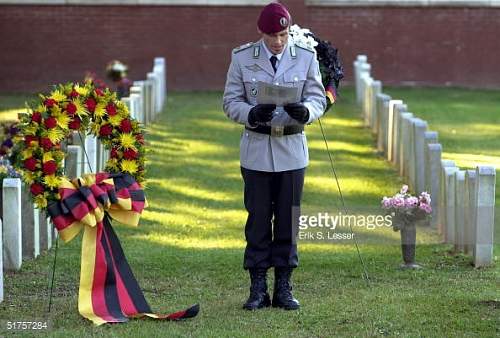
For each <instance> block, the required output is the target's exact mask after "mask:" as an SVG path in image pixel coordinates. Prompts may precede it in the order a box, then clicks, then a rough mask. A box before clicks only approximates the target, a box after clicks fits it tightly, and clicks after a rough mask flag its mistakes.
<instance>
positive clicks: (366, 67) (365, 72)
mask: <svg viewBox="0 0 500 338" xmlns="http://www.w3.org/2000/svg"><path fill="white" fill-rule="evenodd" d="M371 68H372V66H371V65H370V64H368V63H364V64H362V65H361V67H360V74H359V76H360V83H361V86H360V88H359V89H360V96H361V101H360V105H361V107H362V108H363V109H364V107H365V101H366V89H365V83H366V81H367V80H366V79H369V78H370V79H371V76H370V71H371Z"/></svg>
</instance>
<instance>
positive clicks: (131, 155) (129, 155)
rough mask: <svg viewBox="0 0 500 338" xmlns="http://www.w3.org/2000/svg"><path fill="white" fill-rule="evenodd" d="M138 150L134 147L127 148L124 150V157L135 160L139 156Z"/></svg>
mask: <svg viewBox="0 0 500 338" xmlns="http://www.w3.org/2000/svg"><path fill="white" fill-rule="evenodd" d="M137 155H138V153H137V151H135V150H133V149H127V150H125V151H124V152H123V157H124V158H125V159H126V160H135V159H136V158H137Z"/></svg>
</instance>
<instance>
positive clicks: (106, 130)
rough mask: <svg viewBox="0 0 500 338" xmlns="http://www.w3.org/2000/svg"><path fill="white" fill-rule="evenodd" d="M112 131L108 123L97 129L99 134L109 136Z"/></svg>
mask: <svg viewBox="0 0 500 338" xmlns="http://www.w3.org/2000/svg"><path fill="white" fill-rule="evenodd" d="M112 132H113V127H112V126H111V125H110V124H105V125H103V126H102V127H101V129H99V135H101V136H109V135H111V133H112Z"/></svg>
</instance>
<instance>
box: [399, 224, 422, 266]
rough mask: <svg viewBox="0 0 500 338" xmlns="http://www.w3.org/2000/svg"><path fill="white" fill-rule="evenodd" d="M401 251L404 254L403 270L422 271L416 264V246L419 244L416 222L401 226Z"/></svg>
mask: <svg viewBox="0 0 500 338" xmlns="http://www.w3.org/2000/svg"><path fill="white" fill-rule="evenodd" d="M400 232H401V251H402V254H403V262H404V263H403V264H401V266H400V267H401V268H402V269H420V268H421V266H420V265H418V264H417V263H415V246H416V242H417V227H416V226H415V222H411V223H409V224H404V225H402V226H401V230H400Z"/></svg>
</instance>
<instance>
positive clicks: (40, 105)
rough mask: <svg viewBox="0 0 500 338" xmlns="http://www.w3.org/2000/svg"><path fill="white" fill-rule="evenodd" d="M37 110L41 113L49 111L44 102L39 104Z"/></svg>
mask: <svg viewBox="0 0 500 338" xmlns="http://www.w3.org/2000/svg"><path fill="white" fill-rule="evenodd" d="M36 111H38V112H40V113H45V112H46V111H47V107H45V105H43V104H39V105H38V106H37V107H36Z"/></svg>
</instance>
